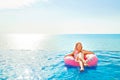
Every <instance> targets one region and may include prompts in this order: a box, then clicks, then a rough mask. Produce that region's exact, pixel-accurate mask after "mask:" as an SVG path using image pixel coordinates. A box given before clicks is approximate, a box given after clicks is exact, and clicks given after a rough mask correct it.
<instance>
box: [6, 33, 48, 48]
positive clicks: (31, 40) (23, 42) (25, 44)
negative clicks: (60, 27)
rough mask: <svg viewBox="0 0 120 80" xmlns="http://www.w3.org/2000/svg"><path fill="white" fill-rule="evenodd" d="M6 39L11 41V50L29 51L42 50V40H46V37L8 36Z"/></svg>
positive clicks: (38, 35)
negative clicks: (39, 48)
mask: <svg viewBox="0 0 120 80" xmlns="http://www.w3.org/2000/svg"><path fill="white" fill-rule="evenodd" d="M7 37H8V40H9V41H11V44H10V45H11V48H12V47H13V48H15V49H30V50H34V49H36V48H38V47H41V48H42V46H43V43H44V40H46V38H48V36H47V35H43V34H8V35H7ZM39 45H40V46H39Z"/></svg>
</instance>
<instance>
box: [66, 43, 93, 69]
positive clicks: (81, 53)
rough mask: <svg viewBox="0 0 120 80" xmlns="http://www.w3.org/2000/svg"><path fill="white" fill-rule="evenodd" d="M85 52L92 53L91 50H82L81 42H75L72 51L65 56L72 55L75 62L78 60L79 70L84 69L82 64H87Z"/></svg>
mask: <svg viewBox="0 0 120 80" xmlns="http://www.w3.org/2000/svg"><path fill="white" fill-rule="evenodd" d="M87 54H94V53H93V52H91V51H87V50H83V49H82V43H80V42H77V43H76V45H75V48H74V51H73V52H72V53H70V54H68V55H66V56H73V57H74V58H75V61H76V62H79V65H80V71H84V66H87V61H86V60H85V56H86V55H87Z"/></svg>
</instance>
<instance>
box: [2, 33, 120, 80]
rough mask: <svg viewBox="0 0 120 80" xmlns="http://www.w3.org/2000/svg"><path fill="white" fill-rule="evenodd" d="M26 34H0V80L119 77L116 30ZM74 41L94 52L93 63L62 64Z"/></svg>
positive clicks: (113, 79) (119, 36)
mask: <svg viewBox="0 0 120 80" xmlns="http://www.w3.org/2000/svg"><path fill="white" fill-rule="evenodd" d="M27 36H28V35H25V36H24V37H23V36H22V37H21V36H20V35H18V36H17V37H16V36H14V38H13V37H11V36H8V35H4V36H0V37H1V40H0V80H120V76H119V74H120V64H119V62H120V46H119V44H120V34H116V35H115V34H114V35H113V34H111V35H110V34H109V35H106V34H104V35H97V34H96V35H90V34H87V35H83V34H81V35H80V34H69V35H54V36H49V38H48V36H47V38H44V40H43V41H42V40H41V39H43V38H41V36H38V35H37V36H36V37H37V38H36V37H34V36H35V35H32V36H31V37H34V39H36V40H34V39H32V38H31V37H30V35H29V37H27ZM26 37H27V38H26ZM21 38H23V39H21ZM25 39H26V40H25ZM29 39H31V40H29ZM77 41H81V42H82V43H83V47H84V49H86V50H91V51H93V52H94V53H95V54H96V55H97V57H98V59H99V61H98V65H97V66H96V67H90V68H89V67H85V71H84V72H80V71H79V67H71V66H65V64H64V61H63V57H64V55H66V54H67V53H70V52H71V51H72V50H73V48H74V44H75V42H77ZM19 43H20V44H19ZM22 43H23V44H22ZM11 44H13V45H11ZM37 44H38V45H37ZM18 45H19V46H18ZM28 45H29V46H28Z"/></svg>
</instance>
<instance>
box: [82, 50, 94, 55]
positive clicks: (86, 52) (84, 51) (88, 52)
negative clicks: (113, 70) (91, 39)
mask: <svg viewBox="0 0 120 80" xmlns="http://www.w3.org/2000/svg"><path fill="white" fill-rule="evenodd" d="M82 52H83V53H84V54H94V53H93V52H92V51H87V50H83V51H82Z"/></svg>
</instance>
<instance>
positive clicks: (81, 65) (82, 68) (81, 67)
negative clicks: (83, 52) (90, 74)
mask: <svg viewBox="0 0 120 80" xmlns="http://www.w3.org/2000/svg"><path fill="white" fill-rule="evenodd" d="M77 61H78V62H79V65H80V71H84V63H83V61H82V60H81V58H78V59H77Z"/></svg>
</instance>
